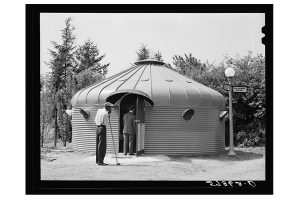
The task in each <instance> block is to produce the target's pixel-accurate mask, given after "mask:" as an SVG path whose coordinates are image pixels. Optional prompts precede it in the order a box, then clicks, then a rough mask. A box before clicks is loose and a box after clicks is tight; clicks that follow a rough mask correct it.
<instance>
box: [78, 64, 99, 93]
mask: <svg viewBox="0 0 300 200" xmlns="http://www.w3.org/2000/svg"><path fill="white" fill-rule="evenodd" d="M104 78H105V76H104V75H102V74H100V73H95V72H94V71H93V70H91V69H86V70H83V71H82V72H80V73H79V74H77V75H76V85H75V86H74V87H75V88H76V90H77V91H78V90H80V89H82V88H85V87H87V86H89V85H91V84H94V83H97V82H100V81H101V80H103V79H104Z"/></svg>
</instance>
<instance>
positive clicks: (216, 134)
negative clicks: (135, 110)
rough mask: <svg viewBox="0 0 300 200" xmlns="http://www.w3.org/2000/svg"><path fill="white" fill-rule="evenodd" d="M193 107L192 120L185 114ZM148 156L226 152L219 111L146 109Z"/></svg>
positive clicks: (174, 108)
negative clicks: (187, 118) (188, 119)
mask: <svg viewBox="0 0 300 200" xmlns="http://www.w3.org/2000/svg"><path fill="white" fill-rule="evenodd" d="M188 108H192V109H194V111H195V114H194V116H193V118H192V120H190V121H185V120H184V119H183V118H182V113H183V112H184V111H185V110H186V109H188ZM145 110H146V112H145V124H146V134H145V154H167V155H171V154H210V153H217V152H220V151H224V148H225V142H224V140H225V125H224V122H223V121H221V120H219V112H220V109H219V108H197V107H174V106H173V107H170V106H153V107H150V106H146V109H145Z"/></svg>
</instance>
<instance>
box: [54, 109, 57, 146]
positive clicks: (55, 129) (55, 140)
mask: <svg viewBox="0 0 300 200" xmlns="http://www.w3.org/2000/svg"><path fill="white" fill-rule="evenodd" d="M56 142H57V110H55V119H54V147H56Z"/></svg>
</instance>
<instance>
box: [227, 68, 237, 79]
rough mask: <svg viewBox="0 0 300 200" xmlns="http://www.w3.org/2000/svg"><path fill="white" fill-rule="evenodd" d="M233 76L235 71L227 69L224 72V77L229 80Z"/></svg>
mask: <svg viewBox="0 0 300 200" xmlns="http://www.w3.org/2000/svg"><path fill="white" fill-rule="evenodd" d="M234 74H235V71H234V69H233V68H231V67H229V68H227V69H226V70H225V75H226V76H227V77H228V78H230V77H233V76H234Z"/></svg>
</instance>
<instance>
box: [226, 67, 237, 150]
mask: <svg viewBox="0 0 300 200" xmlns="http://www.w3.org/2000/svg"><path fill="white" fill-rule="evenodd" d="M234 74H235V71H234V69H233V68H231V67H229V68H227V69H226V70H225V75H226V76H227V78H228V82H229V91H228V93H229V134H230V147H229V153H228V155H230V156H234V155H236V154H235V152H234V149H233V122H232V84H231V79H232V77H233V76H234Z"/></svg>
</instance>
